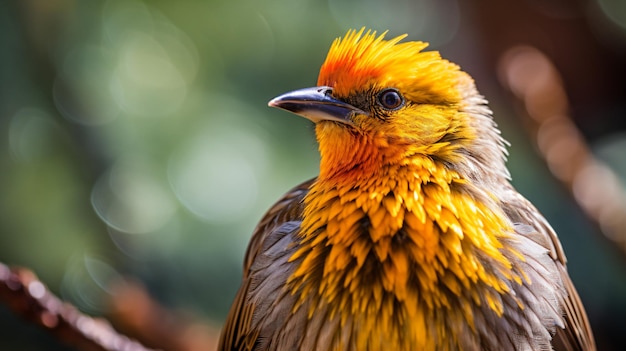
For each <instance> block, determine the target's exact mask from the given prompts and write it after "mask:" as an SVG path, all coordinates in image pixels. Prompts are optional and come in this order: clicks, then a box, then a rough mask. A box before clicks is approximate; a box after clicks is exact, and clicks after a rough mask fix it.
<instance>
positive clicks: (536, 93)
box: [498, 46, 626, 255]
mask: <svg viewBox="0 0 626 351" xmlns="http://www.w3.org/2000/svg"><path fill="white" fill-rule="evenodd" d="M498 68H499V72H500V81H501V83H502V84H503V85H504V86H505V87H507V88H508V89H509V90H510V91H511V92H512V93H513V95H514V96H515V98H516V99H517V100H518V101H519V102H520V103H521V105H522V106H523V111H522V113H521V115H522V116H525V117H526V122H527V125H528V127H529V128H528V129H529V131H530V133H531V136H532V137H533V139H534V140H535V142H536V145H537V147H538V149H539V152H540V153H541V155H542V156H543V158H544V160H545V161H546V164H547V165H548V167H549V169H550V171H551V172H552V174H553V175H554V176H555V177H556V178H557V179H558V180H559V181H561V183H563V184H564V185H565V187H566V188H567V189H568V190H569V191H570V193H571V194H572V196H573V198H574V199H575V201H576V202H577V203H578V205H579V206H580V207H581V208H582V209H583V210H584V211H585V213H586V214H587V215H588V217H589V218H590V219H591V220H593V221H594V222H595V223H596V224H597V225H598V227H599V228H600V230H601V232H602V233H603V234H604V236H605V237H606V238H607V239H608V240H609V241H610V242H612V243H613V244H614V245H615V247H617V248H618V249H619V250H620V251H621V252H622V254H625V255H626V216H625V215H624V214H626V197H625V196H624V194H625V192H624V188H623V185H622V184H621V183H620V181H619V178H618V176H617V175H616V174H615V173H614V172H613V170H612V169H611V168H610V167H609V166H608V165H606V164H605V163H603V162H602V161H601V160H599V159H597V157H595V156H594V154H593V153H592V151H591V150H590V148H589V146H588V145H587V142H586V141H585V139H584V137H583V136H582V134H581V133H580V132H579V130H578V128H577V127H576V125H575V124H574V122H573V121H572V118H571V116H570V110H571V107H570V102H569V100H568V98H567V94H566V91H565V88H564V85H563V80H562V78H561V75H560V74H559V72H558V71H557V70H556V68H555V67H554V65H553V64H552V62H551V60H550V59H549V58H548V56H547V55H545V54H544V53H543V52H541V51H540V50H539V49H537V48H535V47H532V46H516V47H514V48H512V49H510V50H508V51H507V52H506V53H505V54H504V55H502V56H501V58H500V62H499V64H498Z"/></svg>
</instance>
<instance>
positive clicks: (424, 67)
mask: <svg viewBox="0 0 626 351" xmlns="http://www.w3.org/2000/svg"><path fill="white" fill-rule="evenodd" d="M386 34H387V32H383V34H381V35H379V36H377V34H376V31H371V30H368V31H367V32H365V28H361V29H360V30H359V31H356V30H349V31H348V33H347V34H346V35H345V36H344V37H343V38H337V39H335V41H334V42H333V43H332V45H331V47H330V50H329V52H328V55H327V57H326V60H325V62H324V64H323V65H322V67H321V70H320V74H319V77H318V82H317V84H318V85H320V86H322V85H325V86H330V87H333V94H334V95H335V96H339V97H345V96H348V95H350V93H353V92H355V91H363V90H366V89H368V88H371V87H372V86H378V87H395V88H397V89H399V90H400V91H402V92H403V93H404V94H405V96H406V97H407V98H409V99H410V100H413V101H416V102H432V103H437V102H447V103H451V102H457V101H458V100H459V99H460V96H459V94H458V92H457V90H458V89H456V88H457V86H456V84H457V82H458V76H459V73H460V71H459V67H458V66H457V65H455V64H453V63H451V62H449V61H447V60H444V59H442V58H441V56H440V55H439V52H437V51H426V52H422V50H423V49H424V48H426V47H427V46H428V43H425V42H421V41H409V42H403V43H400V41H401V40H402V39H404V38H406V36H407V35H406V34H403V35H400V36H397V37H395V38H392V39H390V40H385V39H384V37H385V35H386Z"/></svg>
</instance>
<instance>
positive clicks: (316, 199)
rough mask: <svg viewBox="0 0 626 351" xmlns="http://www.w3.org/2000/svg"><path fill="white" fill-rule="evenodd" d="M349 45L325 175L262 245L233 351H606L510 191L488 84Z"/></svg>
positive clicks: (329, 108)
mask: <svg viewBox="0 0 626 351" xmlns="http://www.w3.org/2000/svg"><path fill="white" fill-rule="evenodd" d="M403 38H404V36H400V37H396V38H394V39H391V40H385V39H384V34H383V35H380V36H377V35H376V33H375V32H369V31H368V32H365V31H364V30H363V29H362V30H360V31H349V32H348V34H346V36H345V37H344V38H342V39H337V40H336V41H335V42H334V43H333V44H332V46H331V48H330V51H329V54H328V56H327V58H326V61H325V62H324V64H323V65H322V68H321V71H320V76H319V78H318V87H316V88H310V89H303V90H299V91H295V92H292V93H287V94H285V95H282V96H280V97H278V98H276V99H274V100H272V101H271V102H270V105H271V106H275V107H279V108H283V109H286V110H289V111H292V112H294V113H296V114H299V115H302V116H304V117H306V118H309V119H310V120H312V121H313V122H315V123H316V136H317V140H318V143H319V148H320V154H321V161H320V174H319V176H318V177H317V178H314V179H312V180H310V181H308V182H305V183H303V184H301V185H300V186H298V187H296V188H294V189H293V190H291V191H290V192H288V193H287V195H285V197H283V198H282V199H281V200H279V201H278V202H277V203H276V204H275V205H274V206H273V207H272V208H270V210H269V211H268V213H267V214H266V215H265V216H264V218H263V219H262V220H261V222H260V223H259V225H258V226H257V228H256V230H255V232H254V233H253V236H252V239H251V242H250V245H249V247H248V251H247V253H246V257H245V261H244V274H243V282H242V286H241V288H240V290H239V292H238V293H237V296H236V298H235V301H234V303H233V306H232V308H231V311H230V314H229V317H228V320H227V321H226V324H225V326H224V329H223V332H222V337H221V340H220V345H219V349H220V350H250V351H251V350H257V351H261V350H390V349H393V350H460V349H462V350H552V349H554V350H595V344H594V341H593V335H592V332H591V329H590V327H589V323H588V321H587V317H586V315H585V312H584V308H583V307H582V304H581V302H580V299H579V297H578V295H577V293H576V290H575V289H574V286H573V285H572V282H571V280H570V278H569V276H568V274H567V269H566V266H565V264H566V259H565V255H564V253H563V249H562V248H561V245H560V243H559V241H558V238H557V236H556V234H555V233H554V231H553V230H552V228H551V227H550V225H549V224H548V223H547V221H546V220H545V219H544V218H543V217H542V216H541V214H540V213H539V212H538V211H537V210H536V209H535V208H534V207H533V206H532V204H530V203H529V202H528V201H527V200H526V199H524V198H523V197H522V196H521V195H520V194H519V193H517V191H515V189H513V187H512V186H511V185H510V183H509V173H508V171H507V169H506V167H505V163H504V162H505V156H506V150H505V142H504V140H503V139H502V138H501V136H500V134H499V131H498V129H497V127H496V125H495V123H494V122H493V120H492V118H491V112H490V110H489V109H488V107H487V106H486V101H485V99H484V98H483V97H482V96H481V95H479V93H478V92H477V91H476V88H475V85H474V83H473V80H472V79H471V77H470V76H469V75H467V74H466V73H464V72H463V71H461V70H460V69H459V67H458V66H456V65H455V64H452V63H450V62H448V61H446V60H444V59H442V58H441V57H440V56H439V54H438V53H437V52H432V51H431V52H428V51H422V50H423V49H424V48H425V47H426V46H427V45H426V44H425V43H421V42H401V40H402V39H403Z"/></svg>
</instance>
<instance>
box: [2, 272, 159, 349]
mask: <svg viewBox="0 0 626 351" xmlns="http://www.w3.org/2000/svg"><path fill="white" fill-rule="evenodd" d="M0 303H3V304H5V305H7V306H8V307H9V308H10V309H11V310H13V311H14V312H15V313H16V314H17V315H20V316H21V317H22V318H24V319H25V320H27V321H29V322H31V323H34V324H36V325H39V326H41V327H43V328H44V329H46V330H48V331H49V332H51V333H53V334H54V335H56V336H57V338H58V339H60V340H61V341H63V342H64V343H66V344H68V345H70V346H73V347H75V348H77V349H79V350H84V351H116V350H124V351H149V350H151V349H148V348H146V347H144V346H142V345H141V344H139V343H138V342H136V341H134V340H131V339H129V338H128V337H126V336H124V335H121V334H119V333H118V332H116V331H115V330H114V329H113V327H112V326H111V324H109V322H107V321H106V320H104V319H101V318H93V317H89V316H87V315H85V314H83V313H81V312H80V311H79V310H78V309H77V308H76V307H74V306H72V305H70V304H68V303H66V302H63V301H61V300H60V299H59V298H58V297H56V296H55V295H54V294H52V293H51V292H50V291H49V290H48V288H47V287H46V286H45V285H44V284H43V283H42V282H41V281H39V280H38V279H37V277H36V276H35V274H34V273H33V272H31V271H30V270H28V269H24V268H9V267H7V266H6V265H4V264H2V263H0Z"/></svg>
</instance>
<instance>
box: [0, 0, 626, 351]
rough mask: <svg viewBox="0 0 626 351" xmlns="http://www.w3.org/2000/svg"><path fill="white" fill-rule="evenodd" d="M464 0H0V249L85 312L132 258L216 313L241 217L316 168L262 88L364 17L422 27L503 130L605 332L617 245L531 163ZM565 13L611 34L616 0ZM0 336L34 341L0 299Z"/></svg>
mask: <svg viewBox="0 0 626 351" xmlns="http://www.w3.org/2000/svg"><path fill="white" fill-rule="evenodd" d="M529 3H533V4H534V3H537V2H535V1H529ZM480 6H481V5H480V4H478V3H477V4H474V5H470V4H468V3H463V4H461V2H460V1H458V0H445V1H436V0H416V1H410V0H400V1H394V2H389V3H388V2H383V1H374V0H367V1H355V0H351V1H341V0H329V1H326V2H321V1H313V0H308V1H290V0H268V1H252V0H233V1H223V0H218V1H209V0H207V1H198V0H195V1H193V0H184V1H164V0H160V1H159V0H155V1H143V2H142V1H136V0H130V1H124V0H108V1H71V0H50V1H36V0H23V1H14V2H10V1H4V2H2V3H1V4H0V50H1V51H0V194H1V196H0V261H2V262H5V263H8V264H17V265H24V266H28V267H30V268H31V269H33V270H35V271H36V272H37V274H38V275H39V276H40V277H41V278H42V280H43V281H46V282H47V283H48V284H49V285H50V287H51V289H52V290H53V291H56V292H59V293H60V294H61V295H62V297H63V298H65V299H67V300H69V301H71V302H72V303H74V304H76V305H77V306H78V307H80V308H81V309H82V310H84V311H86V312H89V313H93V314H102V313H105V312H106V308H107V306H106V305H105V304H104V301H105V299H104V297H105V296H106V294H108V293H110V292H109V291H108V289H107V285H108V283H109V282H110V281H111V280H112V279H118V278H121V277H123V276H134V277H136V278H138V279H140V280H141V281H143V282H144V283H145V284H146V285H147V286H148V288H149V290H150V291H151V293H152V294H153V295H155V296H156V297H157V298H158V299H159V300H161V301H162V302H163V304H165V305H167V306H171V307H173V308H177V309H188V310H190V311H193V313H195V314H197V315H199V316H201V317H204V318H207V319H212V320H215V321H216V323H220V322H221V320H222V319H223V318H224V316H225V314H226V312H227V309H228V306H229V304H230V302H231V300H232V298H233V296H234V293H235V291H236V289H237V286H238V284H239V279H240V274H241V272H240V269H241V268H240V267H241V261H242V257H243V253H244V251H245V248H246V245H247V242H248V239H249V236H250V233H251V232H252V230H253V228H254V226H255V224H256V222H257V221H258V219H259V218H260V217H261V215H262V214H263V212H264V211H265V210H266V209H267V208H269V206H270V205H271V204H272V203H273V202H274V201H275V200H276V199H277V198H278V197H279V196H280V195H281V194H282V193H284V192H285V191H287V190H288V189H289V188H290V187H292V186H295V185H296V184H298V183H299V182H301V181H304V180H306V179H308V178H310V177H313V176H314V175H315V174H316V172H317V159H318V156H317V151H316V144H315V141H314V136H313V127H312V125H311V124H310V123H309V122H308V121H306V120H304V119H298V118H297V117H295V116H291V115H288V114H287V113H284V112H280V111H277V110H270V109H269V108H267V107H266V103H267V101H268V100H269V99H270V98H272V97H274V96H275V95H278V94H280V93H282V92H285V91H288V90H290V89H296V88H301V87H306V86H312V85H314V84H315V81H316V75H317V69H318V68H319V66H320V64H321V62H322V60H323V58H324V55H325V53H326V50H327V48H328V47H329V45H330V43H331V41H332V39H334V38H335V37H337V36H340V35H342V34H343V33H344V32H345V31H346V30H347V29H348V28H360V27H362V26H368V27H371V28H374V29H377V30H379V31H384V30H386V29H389V30H390V34H391V35H397V34H402V33H405V32H406V33H409V38H410V39H414V40H424V41H429V42H430V43H431V48H434V49H437V50H440V51H442V53H443V55H444V56H446V57H448V58H450V59H452V60H453V61H455V62H458V63H460V64H461V65H462V66H463V67H464V68H466V69H467V70H468V71H469V72H470V73H471V74H472V75H473V76H474V78H475V79H476V80H477V82H478V86H479V88H480V89H481V90H482V92H483V93H484V94H485V95H487V97H488V98H489V99H490V101H491V104H492V108H493V109H494V110H495V111H496V120H497V121H498V123H499V124H500V125H501V127H502V129H503V131H504V135H505V137H506V138H507V139H508V140H510V141H511V142H512V144H513V147H512V151H511V157H510V162H509V166H510V168H511V170H512V173H513V178H514V180H515V184H516V186H517V187H518V188H519V189H520V190H521V192H522V193H524V194H525V195H527V196H528V197H529V198H530V199H531V200H532V201H533V202H535V204H536V205H537V207H539V208H540V209H541V210H542V211H543V212H544V213H545V215H546V216H547V217H548V218H549V220H550V222H551V223H552V224H553V226H554V227H555V228H556V229H557V231H558V232H559V233H560V237H561V240H562V241H563V245H564V246H565V248H566V252H567V253H568V257H569V259H570V266H569V267H570V273H571V275H572V277H573V279H574V281H575V283H576V284H577V286H578V287H579V291H580V293H581V295H582V297H583V300H584V301H585V302H586V304H587V305H588V309H589V314H590V317H591V319H592V323H598V324H599V325H603V326H606V325H613V324H611V323H612V322H614V323H621V324H619V326H618V325H617V324H616V325H613V327H614V328H615V331H609V334H615V335H620V332H619V331H620V330H621V335H622V337H623V335H624V332H626V329H624V327H623V323H622V322H620V321H621V318H619V317H618V316H617V313H618V311H619V313H624V312H626V300H624V298H623V297H624V296H626V295H625V294H626V279H625V278H624V277H625V276H626V268H625V264H624V260H622V259H620V258H619V256H618V255H617V253H616V252H613V251H611V250H610V249H609V248H607V247H606V245H605V243H604V242H602V241H601V240H599V239H598V237H599V236H598V235H596V234H594V233H593V232H592V231H593V229H592V226H591V225H589V224H588V223H587V222H586V221H585V219H584V218H583V217H582V215H581V213H580V211H579V210H578V209H576V207H575V205H573V204H572V203H571V202H570V201H571V199H570V198H569V197H568V196H567V195H566V194H565V193H564V192H563V191H561V190H560V189H559V188H558V186H556V183H555V181H553V180H552V179H551V177H550V176H549V174H548V172H547V171H546V170H545V168H543V167H542V164H541V161H539V160H538V158H537V157H536V155H535V153H534V151H533V150H532V148H531V146H530V143H529V141H528V140H527V139H526V135H525V134H524V132H523V129H521V128H520V124H519V121H515V113H514V112H513V111H512V110H511V109H510V108H509V107H507V106H508V105H507V103H508V102H507V101H506V100H504V98H505V95H504V94H501V93H498V90H497V89H498V88H497V87H496V86H495V84H494V81H495V80H494V79H495V78H494V77H495V74H496V73H495V72H494V71H493V70H490V67H486V66H485V65H482V64H481V63H482V61H483V53H482V52H481V47H482V46H481V45H482V44H481V43H482V42H483V41H485V40H488V39H486V38H484V37H482V36H481V33H480V31H479V30H478V29H477V28H475V27H474V26H473V25H472V16H473V15H474V14H475V13H476V12H480V11H481V7H480ZM544 10H545V8H544ZM544 12H545V11H543V12H542V11H540V9H538V10H537V16H546V14H545V13H544ZM579 16H586V17H585V18H588V21H589V23H590V26H592V27H593V28H595V29H594V30H595V33H596V35H597V36H598V37H599V38H600V39H601V40H602V41H604V42H605V45H609V46H611V45H613V46H615V47H616V50H622V51H623V50H625V49H624V48H625V47H626V46H625V43H626V40H624V38H625V36H626V9H625V8H624V5H623V4H622V3H621V2H620V1H618V0H597V1H589V12H588V13H583V14H579ZM565 18H566V19H564V20H567V18H569V17H567V16H565ZM571 40H576V39H575V38H573V39H571ZM616 69H618V68H617V67H616ZM623 103H624V102H623V101H622V102H621V104H622V105H621V106H618V107H620V108H621V109H622V110H621V111H624V110H623V109H624V106H623ZM594 117H597V116H589V118H590V119H593V118H594ZM608 120H609V122H607V119H603V120H602V123H610V119H608ZM624 140H626V138H625V137H624V134H621V135H620V134H616V133H614V134H613V135H611V136H610V137H607V138H601V139H600V138H599V139H598V140H597V143H596V145H597V150H598V154H599V155H600V156H601V157H602V158H604V159H606V160H607V161H608V162H610V163H611V164H612V165H613V166H614V168H615V169H616V170H618V171H621V172H622V173H621V174H622V176H624V177H625V178H626V170H625V166H624V165H626V153H624V152H623V151H624V142H625V141H624ZM620 328H621V329H620ZM609 342H610V341H609ZM606 345H609V344H606ZM0 349H20V350H39V349H42V350H43V349H46V350H50V349H52V348H51V346H50V341H49V337H47V336H45V335H43V334H42V333H39V332H38V331H37V330H33V329H32V328H30V327H27V326H25V325H23V324H19V323H16V319H15V317H13V316H10V315H9V314H8V312H6V311H5V310H4V309H3V308H2V307H0ZM58 349H59V350H61V349H63V348H58Z"/></svg>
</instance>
